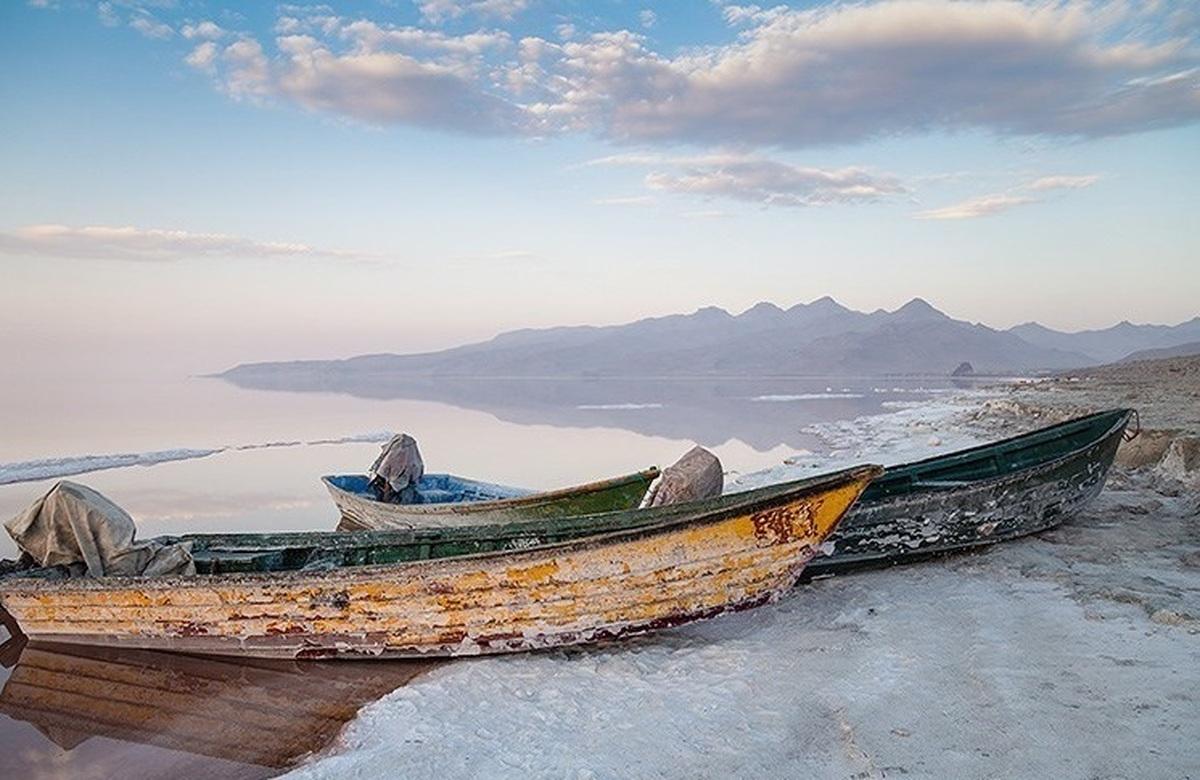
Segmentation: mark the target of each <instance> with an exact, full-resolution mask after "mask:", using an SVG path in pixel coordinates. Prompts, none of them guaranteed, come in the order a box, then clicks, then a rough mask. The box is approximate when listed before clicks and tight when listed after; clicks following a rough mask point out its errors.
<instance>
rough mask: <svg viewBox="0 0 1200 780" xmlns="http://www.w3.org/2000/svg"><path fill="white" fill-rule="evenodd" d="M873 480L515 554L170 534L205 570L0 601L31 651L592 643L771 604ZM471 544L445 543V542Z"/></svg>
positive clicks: (466, 650)
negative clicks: (44, 647)
mask: <svg viewBox="0 0 1200 780" xmlns="http://www.w3.org/2000/svg"><path fill="white" fill-rule="evenodd" d="M879 473H881V469H880V468H879V467H876V466H861V467H857V468H854V469H848V470H846V471H841V472H837V473H835V474H830V475H827V476H823V477H815V478H809V479H805V480H800V481H797V482H792V483H785V484H782V485H774V486H771V487H766V488H762V489H759V490H755V491H750V492H747V493H741V494H735V495H728V496H720V497H718V498H715V499H711V500H708V501H704V502H696V503H693V504H682V505H674V506H666V507H661V508H655V509H648V510H643V511H641V512H638V511H636V510H633V511H630V512H626V513H615V515H616V519H614V518H610V522H609V523H608V524H609V525H611V526H613V527H618V528H620V526H621V525H622V523H625V524H628V523H638V524H639V525H640V527H636V528H632V529H629V528H621V529H620V530H615V531H611V532H609V533H604V534H600V535H596V536H586V537H583V538H579V539H573V540H570V541H565V542H560V543H556V544H548V545H547V544H543V545H540V546H537V547H532V548H530V549H527V550H523V551H520V552H484V553H478V554H468V555H457V556H456V557H452V558H428V559H426V560H408V561H407V562H405V561H399V562H393V563H372V562H371V561H373V560H378V559H377V558H373V557H372V556H373V555H375V553H376V552H377V551H380V550H381V551H382V552H381V553H380V554H384V555H397V556H400V557H403V554H401V553H399V552H397V551H398V550H407V551H408V552H407V553H404V554H407V555H408V556H409V557H410V558H419V557H424V556H428V555H429V554H430V553H431V552H432V550H431V549H430V548H432V540H431V539H430V536H431V535H432V537H433V538H437V537H438V535H439V534H435V533H433V532H427V533H426V535H425V536H422V535H421V534H419V533H416V532H409V533H408V534H406V533H405V532H397V533H395V534H394V536H395V537H398V538H396V539H395V540H394V544H392V545H391V546H390V547H389V546H388V545H383V546H380V547H372V546H370V545H368V546H367V547H363V545H361V544H357V543H356V540H355V537H357V536H358V535H357V534H337V533H331V534H316V535H303V534H300V535H294V536H300V537H303V536H312V537H317V538H318V542H319V543H318V544H316V545H315V546H310V547H309V548H307V549H306V548H305V547H304V546H303V545H300V546H297V547H295V548H293V547H287V546H285V547H284V548H283V549H282V550H280V547H279V545H278V544H277V540H276V541H272V537H270V535H255V534H245V535H236V534H235V535H225V536H209V537H206V536H205V535H196V536H194V537H182V538H190V539H192V540H193V542H194V544H195V545H196V547H197V549H198V553H199V557H201V558H202V559H203V558H204V552H205V549H206V548H208V550H209V552H210V553H211V554H210V556H209V557H210V559H211V560H212V561H215V562H216V564H217V568H216V569H215V571H217V572H218V573H210V574H199V575H196V576H191V577H161V578H147V577H111V578H88V577H82V578H76V579H57V580H56V579H48V578H45V577H39V576H29V575H25V576H20V575H14V576H10V577H8V578H5V579H4V580H3V581H0V605H2V606H3V607H4V608H6V609H7V610H8V611H9V612H10V613H11V614H12V615H13V617H15V618H16V620H17V621H18V623H19V624H20V626H21V628H22V630H23V631H24V632H25V633H26V634H27V635H28V636H29V637H30V638H31V639H34V640H40V641H52V642H66V643H81V644H94V645H119V646H127V647H140V648H146V649H165V650H176V651H181V652H189V653H210V654H218V655H230V654H232V655H242V656H253V657H265V658H329V657H343V658H344V657H375V658H382V657H427V656H453V655H475V654H480V653H499V652H511V651H518V650H532V649H538V648H544V647H553V646H559V645H570V644H578V643H583V642H592V641H598V640H604V639H610V638H616V637H622V636H628V635H635V634H641V633H644V632H647V631H651V630H654V629H657V628H662V627H667V626H673V625H678V624H682V623H687V622H690V621H694V620H701V619H705V618H709V617H713V616H716V615H719V614H722V613H724V612H728V611H732V610H740V609H747V608H750V607H754V606H757V605H759V604H763V603H765V602H768V601H771V600H774V599H775V598H777V597H778V596H779V595H780V594H781V593H782V592H784V591H785V590H786V589H788V588H790V587H791V586H792V584H794V582H795V581H796V579H797V578H798V577H799V575H800V572H801V570H802V569H803V567H804V565H805V563H807V561H808V560H809V559H810V558H811V557H812V556H813V555H814V554H815V552H816V548H817V547H818V545H820V544H821V542H822V541H823V540H824V539H825V538H826V537H827V536H828V535H829V533H830V532H831V531H832V530H833V529H834V527H835V526H836V525H837V522H838V521H839V520H840V518H841V517H842V515H843V514H844V513H845V511H846V510H847V509H848V508H849V507H850V505H851V504H852V503H853V502H854V500H855V499H856V498H857V497H858V496H859V495H860V494H861V492H862V491H863V489H864V488H865V487H866V486H867V484H868V483H869V482H870V481H871V480H872V479H874V478H875V477H876V476H877V475H878V474H879ZM622 518H623V519H622ZM647 519H649V522H648V523H647V522H645V521H646V520H647ZM544 524H550V523H549V522H547V523H544ZM598 524H602V522H601V523H597V522H594V523H592V526H591V527H592V530H593V531H594V530H595V529H596V527H597V525H598ZM585 525H586V524H585ZM499 528H500V530H501V532H502V533H503V527H502V526H501V527H499ZM453 530H454V529H450V531H451V532H453ZM446 533H447V532H440V534H443V535H444V534H446ZM405 536H409V542H408V544H407V545H406V544H405V543H404V539H403V537H405ZM451 536H452V537H453V534H452V533H451ZM376 538H378V537H376ZM508 538H509V541H510V542H511V541H512V540H513V539H516V538H519V537H511V536H510V537H508ZM477 539H478V535H477V534H472V533H469V532H468V529H462V530H461V531H460V533H459V543H464V542H465V543H467V544H468V545H469V544H471V543H474V542H473V540H477ZM322 541H324V542H325V543H320V542H322ZM413 547H415V548H416V549H415V550H413V549H412V548H413ZM230 551H233V552H237V553H241V554H245V553H256V552H266V553H270V555H267V556H266V558H269V559H270V560H271V565H272V566H275V567H282V568H283V569H284V570H283V571H269V572H251V573H226V574H222V573H219V572H220V568H219V566H220V561H221V555H222V554H224V553H226V552H230ZM276 553H278V555H276ZM451 554H454V553H453V552H452V553H451ZM360 559H362V560H363V564H362V565H353V564H355V563H357V562H358V561H359V560H360ZM243 562H244V561H243ZM289 567H299V568H289Z"/></svg>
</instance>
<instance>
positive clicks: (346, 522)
mask: <svg viewBox="0 0 1200 780" xmlns="http://www.w3.org/2000/svg"><path fill="white" fill-rule="evenodd" d="M658 474H659V472H658V469H657V468H650V469H646V470H645V471H639V472H636V473H634V474H629V475H626V476H622V477H614V478H612V479H606V480H601V481H599V482H591V483H588V484H586V485H577V486H573V487H568V488H563V489H561V490H551V491H546V492H544V493H534V494H532V495H528V496H521V497H519V498H506V499H499V500H494V501H465V502H456V503H445V504H387V503H384V502H382V501H374V500H372V499H370V498H368V497H366V496H361V495H357V494H355V493H351V492H349V491H346V490H342V489H341V488H339V487H338V486H337V485H334V484H333V483H331V482H330V481H329V480H328V479H323V480H322V481H323V482H324V483H325V487H326V488H327V489H328V490H329V494H330V495H331V496H332V497H333V502H334V503H335V504H337V508H338V511H339V512H341V521H340V523H339V524H338V530H341V531H360V530H384V529H388V528H451V527H455V526H467V525H482V524H486V523H511V522H514V521H518V520H532V519H539V518H555V517H573V516H575V515H586V514H593V513H597V512H617V511H621V510H624V509H633V508H635V507H637V505H638V503H639V502H640V501H641V500H642V496H643V495H645V493H646V488H647V487H649V485H650V483H651V482H653V481H654V479H655V478H657V477H658Z"/></svg>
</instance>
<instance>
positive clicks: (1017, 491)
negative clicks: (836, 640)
mask: <svg viewBox="0 0 1200 780" xmlns="http://www.w3.org/2000/svg"><path fill="white" fill-rule="evenodd" d="M1132 415H1133V411H1132V410H1130V409H1113V410H1110V411H1105V412H1099V413H1097V414H1092V415H1087V416H1084V417H1079V418H1076V419H1073V420H1069V421H1067V422H1064V423H1060V424H1058V425H1052V426H1050V427H1047V428H1042V429H1039V430H1037V431H1033V432H1031V433H1027V434H1024V435H1022V436H1015V437H1012V438H1009V439H1005V440H1003V441H998V442H994V443H991V444H985V445H983V446H980V447H974V448H971V449H967V450H961V451H958V452H954V453H950V454H947V455H943V456H939V457H935V458H929V459H927V460H922V461H918V462H915V463H908V464H904V465H901V466H892V467H890V468H888V469H887V471H886V472H884V475H883V476H882V477H880V478H879V479H877V480H875V481H874V482H873V483H872V484H871V486H870V487H868V488H867V490H866V492H864V493H863V496H862V498H860V499H859V500H858V502H857V503H856V504H855V505H854V507H853V508H852V509H851V510H850V512H849V513H848V514H847V515H846V518H845V519H844V520H843V521H842V523H841V524H840V525H839V526H838V529H837V531H836V532H835V533H834V534H833V535H832V536H830V538H829V543H830V544H832V545H833V552H832V554H830V555H826V556H821V557H818V558H815V559H814V560H813V561H812V562H811V563H810V564H809V566H808V569H807V570H806V571H805V577H806V578H808V577H815V576H820V575H824V574H833V573H837V572H840V571H848V570H851V569H857V568H869V567H875V566H881V565H890V564H897V563H904V562H909V561H913V560H919V559H921V558H923V557H928V556H930V555H936V554H941V553H948V552H953V551H955V550H962V549H970V548H975V547H980V546H983V545H988V544H994V543H996V542H1000V541H1004V540H1006V539H1014V538H1017V537H1021V536H1026V535H1028V534H1033V533H1037V532H1039V531H1044V530H1046V529H1048V528H1052V527H1054V526H1056V525H1058V524H1059V523H1061V522H1062V521H1063V519H1064V518H1067V517H1069V516H1070V515H1071V514H1072V513H1074V512H1077V511H1078V510H1079V509H1080V508H1081V507H1082V506H1084V505H1085V504H1086V503H1087V502H1088V501H1090V500H1092V499H1093V498H1095V496H1096V495H1097V494H1098V493H1099V492H1100V490H1101V488H1103V487H1104V481H1105V479H1106V477H1107V475H1108V470H1109V468H1110V467H1111V466H1112V463H1113V458H1114V457H1115V456H1116V453H1117V447H1118V446H1119V445H1120V443H1121V439H1122V436H1123V435H1124V433H1125V428H1126V426H1127V425H1128V423H1129V420H1130V417H1131V416H1132ZM827 547H828V545H827Z"/></svg>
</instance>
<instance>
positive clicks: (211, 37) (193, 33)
mask: <svg viewBox="0 0 1200 780" xmlns="http://www.w3.org/2000/svg"><path fill="white" fill-rule="evenodd" d="M225 32H226V31H225V29H224V28H223V27H221V26H220V25H219V24H217V23H216V22H210V21H207V20H206V21H203V22H197V23H195V24H185V25H184V26H183V27H182V28H180V30H179V33H180V34H181V35H182V36H183V37H184V38H187V39H188V40H189V41H190V40H194V39H200V40H203V41H215V40H218V39H219V38H222V37H224V36H225Z"/></svg>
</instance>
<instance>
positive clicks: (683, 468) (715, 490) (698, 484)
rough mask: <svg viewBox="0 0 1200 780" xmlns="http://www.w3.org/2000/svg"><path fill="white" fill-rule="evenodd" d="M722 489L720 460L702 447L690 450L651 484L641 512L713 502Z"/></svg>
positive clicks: (643, 499) (722, 480)
mask: <svg viewBox="0 0 1200 780" xmlns="http://www.w3.org/2000/svg"><path fill="white" fill-rule="evenodd" d="M724 489H725V474H724V471H723V470H722V468H721V460H720V459H719V458H718V457H717V456H716V455H713V454H712V453H711V452H709V451H708V450H706V449H704V448H703V447H699V446H697V447H692V448H691V449H690V450H688V451H687V452H686V453H684V455H683V457H682V458H680V459H679V460H677V461H675V463H673V464H672V465H670V466H668V467H667V468H665V469H663V472H662V474H660V475H659V476H658V479H656V480H654V481H653V482H651V483H650V487H648V488H646V495H645V496H644V497H643V498H642V505H641V508H642V509H646V508H647V507H652V506H666V505H667V504H682V503H684V502H687V501H699V500H700V499H703V498H713V497H714V496H719V495H721V491H722V490H724Z"/></svg>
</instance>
